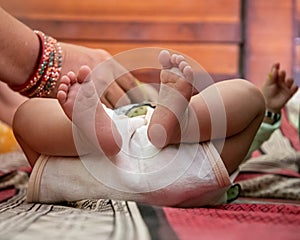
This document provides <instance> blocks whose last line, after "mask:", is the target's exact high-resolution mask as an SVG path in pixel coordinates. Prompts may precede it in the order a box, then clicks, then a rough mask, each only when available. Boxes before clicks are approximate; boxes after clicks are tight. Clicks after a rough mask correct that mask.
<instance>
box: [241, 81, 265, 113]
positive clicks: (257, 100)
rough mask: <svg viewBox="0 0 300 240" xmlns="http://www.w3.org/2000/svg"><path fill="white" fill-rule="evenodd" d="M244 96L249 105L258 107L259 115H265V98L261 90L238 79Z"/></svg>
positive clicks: (248, 82)
mask: <svg viewBox="0 0 300 240" xmlns="http://www.w3.org/2000/svg"><path fill="white" fill-rule="evenodd" d="M236 81H238V85H239V88H240V90H241V91H243V95H244V96H245V98H246V99H247V101H248V102H249V103H251V104H252V105H254V106H256V109H257V111H258V112H259V113H262V114H264V112H265V98H264V96H263V94H262V92H261V91H260V89H259V88H258V87H257V86H255V85H254V84H253V83H252V82H250V81H247V80H244V79H236Z"/></svg>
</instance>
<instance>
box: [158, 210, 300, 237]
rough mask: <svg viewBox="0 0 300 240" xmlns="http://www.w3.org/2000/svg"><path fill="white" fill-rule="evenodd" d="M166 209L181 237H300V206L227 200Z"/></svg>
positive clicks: (172, 224)
mask: <svg viewBox="0 0 300 240" xmlns="http://www.w3.org/2000/svg"><path fill="white" fill-rule="evenodd" d="M164 212H165V215H166V217H167V219H168V222H169V224H170V226H171V227H172V228H173V229H174V231H175V232H176V234H177V235H178V237H179V239H181V240H194V239H195V240H196V239H197V240H201V239H205V240H216V239H222V240H232V239H243V240H248V239H256V240H259V239H264V240H265V239H274V240H275V239H276V240H277V239H278V240H282V239H300V238H299V237H300V231H299V229H300V206H294V205H285V204H227V205H223V206H220V207H216V208H194V209H182V208H164Z"/></svg>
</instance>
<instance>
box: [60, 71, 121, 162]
mask: <svg viewBox="0 0 300 240" xmlns="http://www.w3.org/2000/svg"><path fill="white" fill-rule="evenodd" d="M90 73H91V69H90V68H89V67H87V66H82V67H81V68H80V69H79V73H78V75H77V76H76V75H75V73H74V72H69V73H68V74H67V75H65V76H63V77H62V78H61V80H60V84H59V86H58V92H57V99H58V101H59V103H60V105H61V107H62V109H63V111H64V112H65V114H66V116H67V117H68V118H69V119H70V120H71V121H72V122H73V123H74V124H75V125H76V126H77V127H78V129H79V130H81V131H82V132H83V133H84V135H85V136H86V137H87V139H89V140H90V141H91V142H92V143H93V144H94V145H95V146H97V147H98V146H99V144H100V147H101V149H102V151H103V152H104V153H105V155H107V156H113V155H116V154H117V153H118V152H119V150H120V148H119V145H118V144H120V142H121V138H120V135H119V134H118V132H117V130H116V128H115V126H114V124H113V122H112V120H111V118H110V117H109V116H108V115H107V113H106V112H105V110H104V108H103V106H102V104H101V102H100V100H99V97H98V94H97V91H96V89H95V87H94V84H93V81H91V78H90V77H88V76H89V74H90ZM75 104H76V107H75V110H76V112H74V106H75ZM103 126H105V127H103ZM93 136H96V138H97V139H96V140H95V139H94V138H93Z"/></svg>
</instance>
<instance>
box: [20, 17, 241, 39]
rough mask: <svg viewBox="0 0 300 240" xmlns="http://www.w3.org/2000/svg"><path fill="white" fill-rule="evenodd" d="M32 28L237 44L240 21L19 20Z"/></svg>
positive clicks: (68, 35)
mask: <svg viewBox="0 0 300 240" xmlns="http://www.w3.org/2000/svg"><path fill="white" fill-rule="evenodd" d="M20 20H21V21H22V22H23V23H25V24H26V25H28V26H29V27H31V28H32V29H39V30H42V31H44V32H46V33H48V34H50V35H52V36H54V37H57V38H60V39H68V40H74V39H79V40H108V41H175V42H181V41H185V42H226V43H240V42H241V33H240V23H229V22H182V21H178V20H176V21H172V22H171V21H157V20H149V21H145V20H140V19H135V20H130V21H128V20H127V19H118V20H106V19H102V20H84V19H78V20H66V19H65V20H59V19H57V20H52V19H32V18H27V17H23V18H21V19H20Z"/></svg>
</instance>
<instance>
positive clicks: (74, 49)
mask: <svg viewBox="0 0 300 240" xmlns="http://www.w3.org/2000/svg"><path fill="white" fill-rule="evenodd" d="M61 46H62V50H63V65H62V71H61V76H63V75H64V74H67V73H68V72H69V71H73V72H75V73H77V72H78V70H79V68H80V67H81V66H82V65H87V66H89V67H90V68H91V69H93V68H94V67H96V66H97V65H98V64H99V63H101V62H103V61H106V60H108V59H111V55H110V54H109V53H108V52H107V51H105V50H101V49H92V48H87V47H83V46H79V45H73V44H68V43H61ZM109 70H110V71H112V74H114V76H120V74H119V73H120V72H123V73H124V74H123V75H121V76H120V77H118V78H116V79H114V80H115V81H113V82H112V83H111V84H110V85H108V86H107V88H106V89H105V92H104V93H103V94H102V95H101V101H102V102H103V103H104V104H105V105H106V106H107V107H109V108H115V107H118V106H121V105H126V104H129V103H134V102H141V101H143V100H145V95H144V92H143V91H142V89H141V88H140V87H138V83H137V80H136V79H135V78H134V77H133V75H132V74H130V73H129V72H126V71H124V68H123V67H122V66H121V65H120V64H118V63H116V62H115V63H114V64H113V65H111V67H110V69H109ZM104 80H105V79H104ZM57 85H58V84H57ZM55 96H56V91H53V93H52V94H51V97H55Z"/></svg>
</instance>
